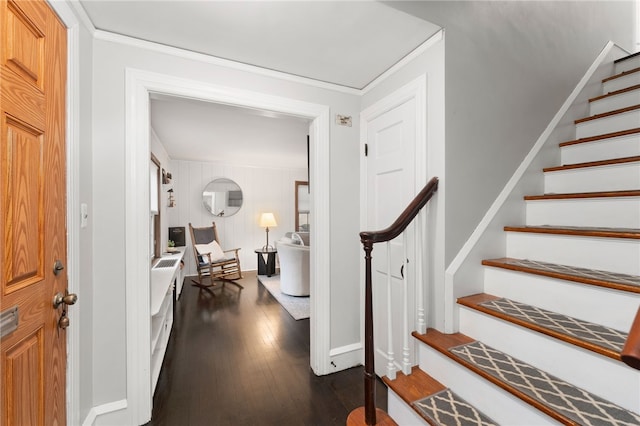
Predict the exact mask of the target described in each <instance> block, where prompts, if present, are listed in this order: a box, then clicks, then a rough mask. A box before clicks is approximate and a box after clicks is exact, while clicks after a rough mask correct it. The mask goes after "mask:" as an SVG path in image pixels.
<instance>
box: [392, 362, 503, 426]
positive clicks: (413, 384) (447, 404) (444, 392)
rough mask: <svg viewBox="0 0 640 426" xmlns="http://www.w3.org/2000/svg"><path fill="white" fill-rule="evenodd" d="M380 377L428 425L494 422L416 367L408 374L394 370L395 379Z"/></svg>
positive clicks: (467, 425)
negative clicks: (395, 372)
mask: <svg viewBox="0 0 640 426" xmlns="http://www.w3.org/2000/svg"><path fill="white" fill-rule="evenodd" d="M383 380H384V382H385V384H386V385H387V386H388V387H389V388H390V389H391V390H393V391H394V392H395V393H396V394H397V395H398V396H399V397H400V398H402V400H403V401H404V402H405V403H406V404H407V405H409V406H410V407H411V408H413V410H415V411H416V412H417V413H418V414H419V415H420V416H421V417H422V418H423V419H424V420H425V421H426V422H427V423H429V424H430V425H433V426H439V425H446V426H489V425H496V424H497V423H495V422H494V421H493V420H491V419H489V418H488V417H487V416H485V415H484V414H482V413H481V412H480V411H479V410H478V409H476V408H475V407H473V406H472V405H470V404H469V403H468V402H467V401H465V400H464V399H462V398H460V397H459V396H458V395H457V394H455V393H454V392H453V391H452V390H451V389H448V388H447V387H446V386H444V385H443V384H442V383H440V382H439V381H437V380H436V379H434V378H433V377H431V376H429V375H428V374H427V373H425V372H424V371H422V370H421V369H420V368H419V367H413V368H412V370H411V374H410V375H408V376H407V375H404V374H403V373H402V372H398V373H397V374H396V378H395V380H390V379H389V378H388V377H386V376H385V377H383Z"/></svg>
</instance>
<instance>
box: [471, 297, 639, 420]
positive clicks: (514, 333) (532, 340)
mask: <svg viewBox="0 0 640 426" xmlns="http://www.w3.org/2000/svg"><path fill="white" fill-rule="evenodd" d="M460 332H461V333H463V334H465V335H467V336H473V338H474V339H477V340H480V341H482V342H483V343H485V344H487V345H489V346H491V347H493V348H495V349H497V350H499V351H502V352H505V353H509V355H511V356H513V357H515V358H518V359H520V360H522V361H524V362H526V363H528V364H531V365H533V366H535V367H536V368H539V369H541V370H544V371H546V372H548V373H550V374H552V375H554V376H556V377H559V378H560V379H563V380H566V381H568V382H570V383H571V384H573V385H574V386H577V387H580V388H582V389H585V390H587V391H589V392H591V393H593V394H595V395H598V396H600V397H601V398H604V399H606V400H608V401H611V402H613V403H615V404H617V405H620V406H622V407H624V408H626V409H627V410H631V411H636V412H637V411H640V372H638V371H637V370H633V369H631V368H629V367H628V366H627V365H625V364H624V363H622V362H621V361H617V360H613V359H611V358H608V357H605V356H602V355H599V354H596V353H595V352H592V351H589V350H587V349H583V348H580V347H577V346H574V345H571V344H568V343H565V342H562V341H560V340H557V339H554V338H551V337H547V336H545V335H544V334H541V333H537V332H535V331H532V330H529V329H527V328H524V327H520V326H517V325H514V324H511V323H508V322H506V321H502V320H500V319H498V318H495V317H493V316H490V315H486V314H483V313H481V312H478V311H476V310H473V309H470V308H467V307H464V306H462V307H461V308H460ZM550 354H553V356H550ZM587 365H588V366H589V370H591V371H597V372H598V374H585V366H587Z"/></svg>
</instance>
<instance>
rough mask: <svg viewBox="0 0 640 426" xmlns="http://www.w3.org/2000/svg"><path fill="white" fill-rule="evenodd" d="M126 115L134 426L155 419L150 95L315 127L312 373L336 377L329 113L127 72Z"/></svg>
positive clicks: (130, 376) (238, 91)
mask: <svg viewBox="0 0 640 426" xmlns="http://www.w3.org/2000/svg"><path fill="white" fill-rule="evenodd" d="M125 92H126V98H125V99H126V107H125V108H126V110H125V115H126V117H125V168H126V170H125V188H126V190H125V204H126V205H125V229H126V233H125V235H127V239H126V242H125V253H126V256H125V258H126V265H125V270H126V274H125V279H126V301H127V303H126V315H127V319H126V324H127V407H128V409H129V410H130V413H129V418H130V419H131V422H130V423H131V424H142V423H146V422H147V421H148V420H149V419H150V417H151V407H152V394H151V379H150V358H151V354H150V345H149V341H150V336H149V335H150V325H149V321H150V313H149V274H150V271H149V263H148V258H149V256H148V250H149V244H148V239H149V223H148V221H149V214H148V206H149V202H148V200H149V185H148V176H149V170H148V168H149V95H150V94H151V93H161V94H167V95H174V96H181V97H187V98H192V99H200V100H205V101H209V102H218V103H224V104H228V105H236V106H243V107H250V108H256V109H263V110H269V111H276V112H282V113H286V114H291V115H296V116H301V117H307V118H310V119H312V120H314V126H312V127H313V128H314V129H315V134H314V135H313V136H312V138H311V139H312V140H314V141H316V143H313V144H312V146H311V147H310V150H311V152H310V156H311V164H310V179H311V185H312V186H313V191H314V196H313V200H312V203H311V217H312V218H313V228H314V250H312V251H311V292H312V294H313V295H314V297H312V298H311V327H310V328H311V339H310V341H311V354H310V356H311V368H312V369H313V371H314V372H315V373H316V374H327V373H328V372H330V371H331V370H330V364H329V363H330V358H329V351H330V320H329V319H330V294H329V286H328V285H318V283H329V282H330V258H329V254H330V242H331V241H330V220H329V214H330V209H329V205H330V204H329V183H330V182H329V172H330V169H329V142H330V110H329V107H328V106H326V105H320V104H313V103H309V102H303V101H298V100H294V99H290V98H283V97H278V96H273V95H267V94H264V93H259V92H252V91H248V90H243V89H238V88H233V87H224V86H218V85H213V84H209V83H204V82H201V81H195V80H187V79H182V78H178V77H174V76H169V75H163V74H158V73H151V72H147V71H141V70H136V69H131V68H128V69H127V70H126V87H125Z"/></svg>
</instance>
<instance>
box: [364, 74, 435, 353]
mask: <svg viewBox="0 0 640 426" xmlns="http://www.w3.org/2000/svg"><path fill="white" fill-rule="evenodd" d="M410 99H415V108H416V110H415V113H416V117H415V126H416V128H415V132H416V138H415V143H416V146H415V188H416V191H419V190H421V189H422V187H423V186H424V185H425V184H426V182H427V181H426V176H427V133H426V132H427V76H426V74H422V75H420V76H419V77H418V78H416V79H414V80H413V81H411V82H409V83H407V84H405V85H404V86H402V87H401V88H399V89H397V90H396V91H394V92H393V93H391V94H389V95H387V96H385V97H384V98H382V99H380V100H379V101H378V102H376V103H374V104H373V105H371V106H369V107H368V108H366V109H365V110H364V111H362V112H361V113H360V137H361V140H362V143H361V148H360V149H361V155H360V229H362V230H367V231H377V229H367V226H368V224H367V201H368V200H367V161H366V158H365V155H364V149H365V148H364V144H365V143H366V142H367V140H368V126H369V122H371V121H373V120H375V119H376V118H378V117H379V116H380V115H382V114H384V113H385V112H387V111H390V110H392V109H394V108H396V107H398V106H400V105H402V104H403V103H405V102H407V101H408V100H410ZM363 256H364V252H363ZM364 280H365V270H364V262H360V311H361V312H364V291H365V288H364V287H365V286H364ZM360 336H361V338H360V340H361V342H363V338H362V336H364V316H361V319H360ZM362 344H363V345H364V342H363V343H362ZM363 355H364V353H363Z"/></svg>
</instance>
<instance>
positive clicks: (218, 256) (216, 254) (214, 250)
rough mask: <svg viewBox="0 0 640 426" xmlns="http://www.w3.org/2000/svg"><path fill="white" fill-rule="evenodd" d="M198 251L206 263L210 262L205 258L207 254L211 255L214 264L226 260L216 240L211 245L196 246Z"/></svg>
mask: <svg viewBox="0 0 640 426" xmlns="http://www.w3.org/2000/svg"><path fill="white" fill-rule="evenodd" d="M196 250H198V253H199V254H200V256H202V259H203V261H204V262H207V260H208V259H207V257H206V256H203V255H206V254H207V253H211V261H212V262H217V261H220V260H224V259H226V255H225V254H224V252H223V251H222V249H221V248H220V244H218V242H217V241H215V240H214V241H211V242H210V243H209V244H196Z"/></svg>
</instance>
